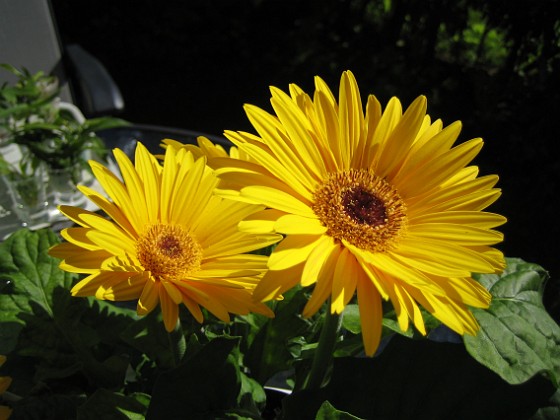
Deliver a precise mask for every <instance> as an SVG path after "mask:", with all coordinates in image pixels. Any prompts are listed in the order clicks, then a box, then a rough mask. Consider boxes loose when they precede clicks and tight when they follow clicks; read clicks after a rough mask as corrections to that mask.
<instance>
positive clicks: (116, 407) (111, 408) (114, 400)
mask: <svg viewBox="0 0 560 420" xmlns="http://www.w3.org/2000/svg"><path fill="white" fill-rule="evenodd" d="M149 402H150V396H149V395H147V394H141V393H135V394H131V395H128V396H127V395H123V394H121V393H116V392H110V391H107V390H106V389H98V390H97V391H95V392H94V393H93V395H92V396H91V397H89V398H88V399H87V401H86V403H85V404H83V405H82V406H80V407H79V408H78V417H77V419H78V420H99V419H111V420H113V419H114V420H118V419H122V420H127V419H129V420H143V419H144V418H145V415H146V411H147V409H148V404H149Z"/></svg>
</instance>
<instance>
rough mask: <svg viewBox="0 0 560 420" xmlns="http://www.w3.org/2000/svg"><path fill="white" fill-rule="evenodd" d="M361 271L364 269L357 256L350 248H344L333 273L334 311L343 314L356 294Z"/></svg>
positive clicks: (332, 300)
mask: <svg viewBox="0 0 560 420" xmlns="http://www.w3.org/2000/svg"><path fill="white" fill-rule="evenodd" d="M359 272H363V269H362V268H361V267H360V266H359V265H358V262H357V261H356V258H355V257H354V256H353V255H352V254H351V253H350V251H348V249H346V248H343V249H342V251H341V252H340V255H339V256H338V261H337V262H336V268H335V270H334V275H333V282H332V298H331V311H332V312H333V313H337V314H341V313H342V311H343V310H344V307H345V306H346V305H347V304H348V302H349V301H350V299H352V296H354V291H355V290H356V282H357V278H358V273H359Z"/></svg>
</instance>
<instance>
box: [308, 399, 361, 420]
mask: <svg viewBox="0 0 560 420" xmlns="http://www.w3.org/2000/svg"><path fill="white" fill-rule="evenodd" d="M315 420H361V419H360V417H356V416H353V415H352V414H350V413H347V412H346V411H339V410H337V409H336V408H334V407H333V406H332V404H331V403H330V402H328V401H325V402H324V403H323V404H322V405H321V408H320V409H319V411H317V416H316V417H315Z"/></svg>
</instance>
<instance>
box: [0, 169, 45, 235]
mask: <svg viewBox="0 0 560 420" xmlns="http://www.w3.org/2000/svg"><path fill="white" fill-rule="evenodd" d="M2 179H3V181H4V183H5V184H6V187H7V190H8V195H9V196H10V199H11V203H12V206H11V208H12V210H13V212H14V213H15V215H16V216H17V218H18V219H19V221H20V222H21V226H23V227H29V228H39V227H43V226H47V225H48V224H49V212H48V208H49V203H48V199H47V184H46V177H45V172H44V170H43V169H42V167H39V168H37V169H36V170H35V171H34V172H33V173H30V174H20V173H11V174H9V175H3V176H2Z"/></svg>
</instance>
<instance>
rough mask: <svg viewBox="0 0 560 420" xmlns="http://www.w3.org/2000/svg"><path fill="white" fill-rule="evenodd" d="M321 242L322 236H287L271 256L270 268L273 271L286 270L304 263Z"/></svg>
mask: <svg viewBox="0 0 560 420" xmlns="http://www.w3.org/2000/svg"><path fill="white" fill-rule="evenodd" d="M320 242H321V236H316V235H292V236H287V237H286V238H285V239H284V240H282V242H280V244H278V246H277V247H276V248H274V250H273V251H272V254H271V255H270V258H269V260H268V266H269V268H270V269H271V270H284V269H286V268H289V267H293V266H295V265H297V264H299V263H302V262H304V261H305V260H306V259H307V257H308V256H309V254H310V253H311V251H312V250H313V249H314V248H315V247H316V246H317V245H318V244H319V243H320Z"/></svg>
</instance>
